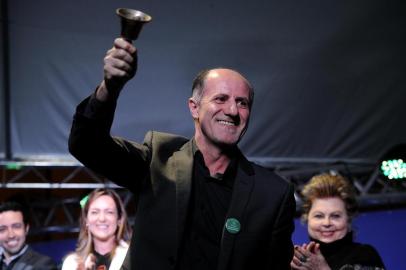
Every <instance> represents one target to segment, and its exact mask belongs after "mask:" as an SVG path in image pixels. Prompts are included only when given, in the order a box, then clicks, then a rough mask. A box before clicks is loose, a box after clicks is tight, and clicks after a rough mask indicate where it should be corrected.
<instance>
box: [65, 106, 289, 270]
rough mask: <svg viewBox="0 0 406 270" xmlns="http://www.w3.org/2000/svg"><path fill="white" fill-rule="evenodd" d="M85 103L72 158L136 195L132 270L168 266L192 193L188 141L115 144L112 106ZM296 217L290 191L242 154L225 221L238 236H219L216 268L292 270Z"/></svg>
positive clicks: (158, 137) (154, 135)
mask: <svg viewBox="0 0 406 270" xmlns="http://www.w3.org/2000/svg"><path fill="white" fill-rule="evenodd" d="M88 102H89V100H85V101H83V102H82V103H81V104H80V105H79V106H78V108H77V113H76V114H75V117H74V121H73V125H72V130H71V134H70V143H69V148H70V151H71V153H72V154H73V155H74V156H75V157H76V158H77V159H79V160H80V161H81V162H82V163H83V164H84V165H85V166H87V167H89V168H91V169H93V170H95V171H96V172H98V173H101V174H103V175H104V176H106V177H107V178H109V179H111V180H112V181H115V182H116V183H118V184H119V185H122V186H125V187H127V188H129V189H130V190H132V191H133V192H134V194H135V196H136V197H137V199H138V205H137V214H136V220H135V225H134V235H133V239H132V243H131V253H130V254H131V265H132V268H133V269H171V268H173V266H174V265H175V264H176V258H177V255H178V254H177V251H178V247H179V244H180V241H181V239H182V235H183V232H184V229H185V228H184V224H185V220H186V214H187V209H188V203H189V197H190V194H191V180H192V171H193V141H192V140H187V139H185V138H182V137H179V136H175V135H170V134H165V133H159V132H148V133H147V135H146V137H145V140H144V143H143V144H137V143H134V142H130V141H127V140H123V139H120V138H112V137H111V136H110V135H109V132H110V126H111V123H112V119H113V114H114V108H115V104H113V103H110V104H101V103H100V102H97V101H95V100H93V99H92V101H91V102H90V103H88ZM294 211H295V201H294V196H293V188H292V186H291V185H290V184H288V183H287V182H286V181H285V180H283V179H281V178H280V177H278V176H277V175H276V174H274V173H272V172H270V171H269V170H267V169H265V168H262V167H260V166H258V165H255V164H253V163H251V162H249V161H248V160H246V159H245V157H244V156H243V155H242V154H241V153H239V166H238V169H237V176H236V179H235V184H234V188H233V195H232V199H231V204H230V209H229V210H228V213H227V218H236V219H238V220H239V221H240V223H241V230H240V232H238V233H237V234H231V233H229V232H228V231H227V230H224V231H223V237H222V239H221V251H220V256H219V265H218V269H221V270H225V269H233V270H239V269H241V270H242V269H290V266H289V263H290V260H291V258H292V255H293V245H292V242H291V234H292V232H293V229H294V225H293V215H294Z"/></svg>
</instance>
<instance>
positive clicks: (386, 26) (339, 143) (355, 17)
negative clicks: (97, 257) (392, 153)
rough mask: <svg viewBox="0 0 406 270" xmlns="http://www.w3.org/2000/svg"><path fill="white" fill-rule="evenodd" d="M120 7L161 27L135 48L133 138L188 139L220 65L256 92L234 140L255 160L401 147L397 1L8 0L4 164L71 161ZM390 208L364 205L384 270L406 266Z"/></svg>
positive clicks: (1, 64)
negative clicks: (76, 127)
mask: <svg viewBox="0 0 406 270" xmlns="http://www.w3.org/2000/svg"><path fill="white" fill-rule="evenodd" d="M119 7H129V8H135V9H140V10H142V11H145V12H146V13H148V14H150V15H151V16H152V17H153V21H152V22H151V23H150V24H148V25H146V26H145V28H144V30H143V32H142V33H141V35H140V38H139V40H138V41H137V43H136V46H137V47H138V50H139V69H138V74H137V76H136V78H135V79H133V80H132V81H131V82H130V83H129V84H128V85H127V86H126V89H125V90H124V92H123V94H122V96H121V98H120V100H119V107H118V111H117V114H116V121H115V123H114V127H113V132H112V133H113V134H114V135H120V136H123V137H127V138H130V139H133V140H137V141H139V140H142V138H143V137H144V134H145V133H146V131H148V130H151V129H154V130H159V131H165V132H173V133H177V134H182V135H185V136H191V135H192V133H193V125H192V120H191V117H190V115H189V112H188V109H187V103H186V101H187V98H188V97H189V95H190V91H191V89H190V88H191V82H192V79H193V78H194V76H195V75H196V73H197V72H199V71H200V70H201V69H204V68H211V67H219V66H220V67H229V68H234V69H237V70H239V71H241V72H242V73H243V74H245V75H246V77H247V78H248V79H249V80H250V81H251V82H252V84H253V85H254V87H255V90H256V96H255V102H254V109H253V113H252V120H251V123H250V128H249V130H248V132H247V134H246V136H245V138H244V139H243V141H242V142H241V144H240V146H241V148H242V150H243V152H244V153H245V154H246V155H247V156H248V157H249V159H251V160H253V161H255V162H258V163H261V164H263V165H265V166H269V167H271V166H272V164H274V163H284V162H287V163H289V162H315V163H317V162H319V163H326V162H327V163H328V162H330V163H331V162H333V163H334V162H344V163H348V164H356V163H375V162H376V161H377V160H378V158H379V157H380V155H381V154H382V153H383V152H385V151H386V150H387V149H388V148H390V147H391V146H393V145H396V144H399V143H406V125H405V120H404V119H405V115H406V106H405V100H406V76H405V74H406V50H405V48H406V2H405V1H403V0H393V1H384V0H357V1H321V0H319V1H314V0H310V1H292V0H287V1H276V0H250V1H244V0H233V1H231V0H230V1H228V0H217V1H215V0H207V1H196V0H189V1H183V0H174V1H162V0H138V1H130V0H128V1H124V0H114V1H113V0H86V1H78V0H71V1H60V0H52V1H51V0H37V1H22V0H12V1H11V0H9V1H7V0H2V1H1V20H0V23H1V30H0V31H1V33H0V34H1V35H0V37H1V42H0V50H1V55H0V82H1V84H0V100H1V102H0V158H2V160H6V161H7V160H33V161H36V160H50V161H52V162H57V161H58V160H72V159H73V158H72V157H71V156H70V155H69V154H68V151H67V139H68V135H69V129H70V123H71V119H72V115H73V113H74V110H75V106H76V104H77V103H78V102H79V101H80V100H82V99H83V98H85V97H86V96H87V95H89V94H90V93H91V92H92V91H93V90H94V89H95V87H96V86H97V84H98V83H99V82H100V81H101V80H102V76H103V71H102V65H103V61H102V60H103V57H104V55H105V52H106V51H107V50H108V49H109V48H110V47H111V46H112V42H113V39H114V38H115V37H117V36H118V35H119V31H120V29H119V19H118V17H117V16H116V15H115V9H116V8H119ZM0 192H2V194H4V193H3V192H4V190H1V191H0ZM387 213H391V212H390V211H389V212H384V213H381V214H379V213H376V215H373V214H374V213H368V214H370V218H369V219H368V221H367V222H364V223H362V226H360V228H359V231H360V235H365V234H364V230H365V231H368V230H369V231H370V230H371V228H374V229H373V231H372V232H371V233H368V234H367V235H368V236H367V237H365V238H363V239H362V240H365V241H366V242H370V243H373V244H374V245H375V246H376V247H377V248H378V249H379V250H380V251H381V252H382V253H383V256H384V260H385V263H386V264H387V265H388V269H402V268H403V267H404V266H403V265H402V264H401V261H400V259H401V251H402V249H401V245H402V244H403V243H405V242H406V237H405V235H404V224H405V220H406V218H405V215H404V212H396V213H401V214H397V215H392V214H387ZM368 214H366V215H367V216H368ZM364 220H365V219H364ZM375 221H376V222H378V221H379V225H374V226H375V227H373V225H372V224H374V223H373V222H375ZM371 226H372V227H371ZM391 226H392V227H391ZM298 228H299V231H297V232H295V234H296V235H297V234H298V233H300V227H298ZM390 228H392V229H390ZM302 236H304V233H303V234H302ZM295 237H296V236H295ZM296 239H297V238H296ZM299 239H303V238H300V237H299ZM385 239H393V242H390V243H388V242H385V241H384V240H385ZM303 241H304V240H303ZM50 244H51V243H48V246H47V249H48V250H49V249H50V248H49V247H50V246H49V245H50ZM56 244H57V243H56ZM384 245H387V246H384ZM65 247H66V246H65ZM386 248H389V249H386ZM53 250H55V249H53ZM64 251H65V250H64ZM402 254H403V253H402ZM389 266H391V267H389Z"/></svg>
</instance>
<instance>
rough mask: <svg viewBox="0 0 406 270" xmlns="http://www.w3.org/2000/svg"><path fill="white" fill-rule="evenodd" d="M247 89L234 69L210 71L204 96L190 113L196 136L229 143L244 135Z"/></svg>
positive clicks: (248, 105) (247, 100)
mask: <svg viewBox="0 0 406 270" xmlns="http://www.w3.org/2000/svg"><path fill="white" fill-rule="evenodd" d="M249 94H250V88H249V86H248V84H247V81H246V80H245V79H244V78H243V77H242V76H241V75H240V74H238V73H237V72H235V71H232V70H228V69H218V70H213V71H211V72H210V73H209V74H208V75H207V77H206V79H205V83H204V89H203V95H202V98H201V100H200V101H199V102H196V108H195V110H192V115H193V117H194V118H195V119H197V121H196V126H195V127H196V136H200V137H201V138H204V141H205V142H206V143H208V144H212V145H223V146H230V145H235V144H237V143H238V142H239V140H240V139H241V137H242V136H243V135H244V133H245V131H246V129H247V127H248V122H249V116H250V100H249V98H250V97H249Z"/></svg>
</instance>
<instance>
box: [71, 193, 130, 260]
mask: <svg viewBox="0 0 406 270" xmlns="http://www.w3.org/2000/svg"><path fill="white" fill-rule="evenodd" d="M101 196H109V197H111V198H112V199H113V200H114V202H115V204H116V208H117V215H118V220H120V222H118V228H117V231H116V245H115V247H114V249H113V250H112V252H111V256H113V255H114V252H115V249H116V247H117V245H118V244H119V242H120V241H121V240H123V241H125V242H127V243H129V242H130V239H131V233H132V231H131V226H130V224H129V222H128V217H127V212H126V210H125V208H124V204H123V202H122V200H121V198H120V196H119V195H118V194H117V193H116V192H115V191H114V190H112V189H96V190H94V191H92V192H91V193H90V194H89V195H88V199H87V201H86V203H85V204H84V205H83V207H82V210H81V214H80V221H79V229H80V230H79V237H78V243H77V247H76V250H75V252H76V255H77V256H78V260H81V261H83V262H84V261H85V259H86V257H87V256H88V255H89V254H90V253H92V252H93V250H94V246H93V236H92V235H91V233H90V231H89V230H88V228H87V225H86V223H87V222H86V220H87V213H88V211H89V206H90V204H92V202H94V201H95V200H96V199H97V198H99V197H101Z"/></svg>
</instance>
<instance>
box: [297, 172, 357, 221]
mask: <svg viewBox="0 0 406 270" xmlns="http://www.w3.org/2000/svg"><path fill="white" fill-rule="evenodd" d="M302 195H303V204H302V221H303V222H305V223H306V222H307V220H308V218H309V212H310V209H311V207H312V203H313V201H314V200H315V199H323V198H339V199H341V200H342V201H343V202H344V205H345V209H346V212H347V216H348V222H349V224H351V222H352V219H353V218H354V216H355V215H356V213H357V208H358V205H357V201H356V196H355V191H354V189H353V187H352V185H351V183H350V182H349V181H348V180H347V179H345V178H344V177H343V176H341V175H338V174H335V175H333V174H329V173H323V174H319V175H315V176H313V177H312V178H311V179H310V181H309V182H308V183H307V184H306V185H305V186H304V187H303V190H302Z"/></svg>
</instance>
